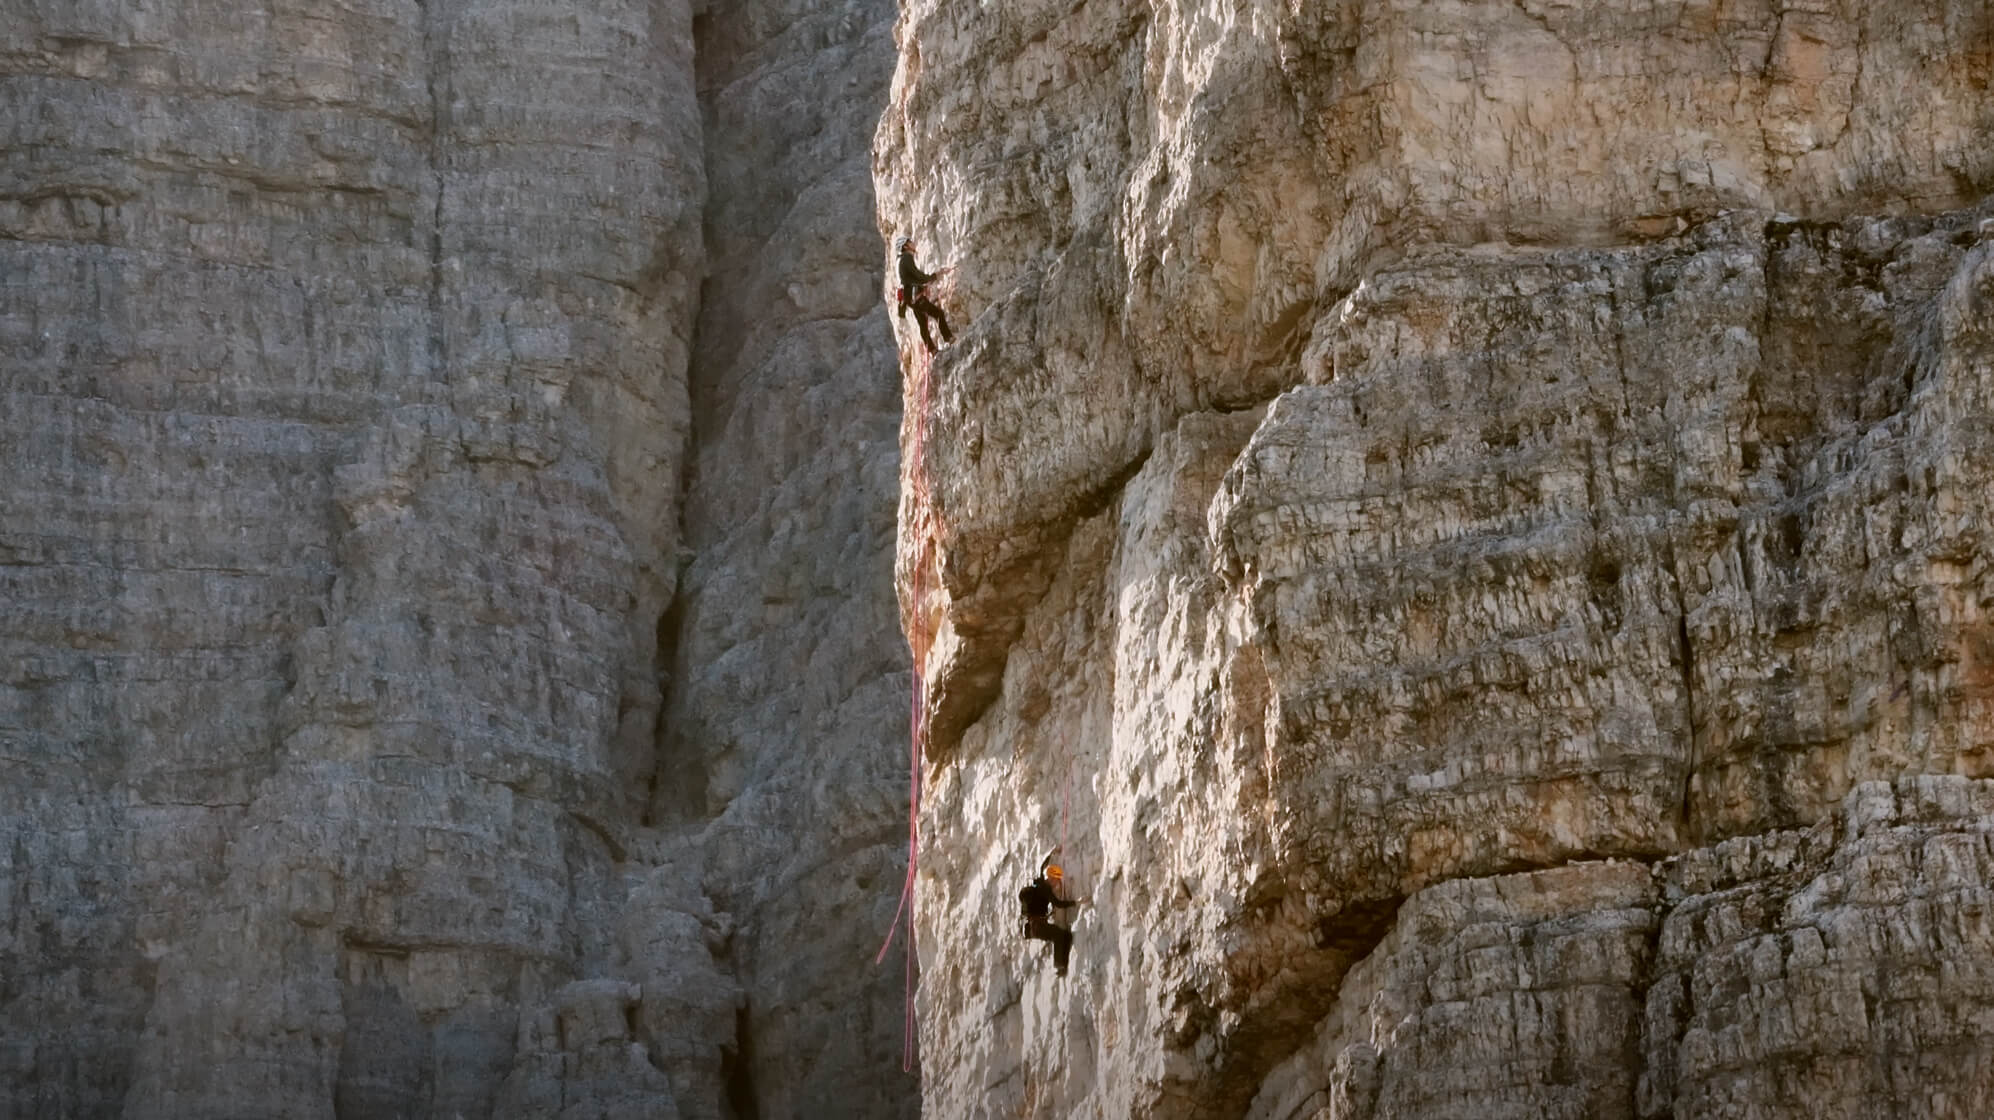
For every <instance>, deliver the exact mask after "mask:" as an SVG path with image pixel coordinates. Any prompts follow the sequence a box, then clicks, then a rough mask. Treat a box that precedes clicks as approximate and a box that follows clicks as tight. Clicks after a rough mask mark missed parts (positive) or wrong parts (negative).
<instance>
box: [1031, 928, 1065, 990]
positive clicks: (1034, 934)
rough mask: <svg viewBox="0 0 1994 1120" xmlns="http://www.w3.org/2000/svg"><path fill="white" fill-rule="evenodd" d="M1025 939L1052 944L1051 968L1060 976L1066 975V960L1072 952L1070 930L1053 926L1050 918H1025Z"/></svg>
mask: <svg viewBox="0 0 1994 1120" xmlns="http://www.w3.org/2000/svg"><path fill="white" fill-rule="evenodd" d="M1025 937H1026V938H1027V939H1029V940H1033V941H1050V942H1052V967H1053V969H1054V970H1055V971H1057V972H1058V973H1059V974H1060V975H1061V976H1064V975H1066V958H1067V956H1068V954H1070V953H1072V952H1073V931H1072V930H1070V929H1067V928H1066V927H1065V926H1056V925H1053V924H1052V919H1050V918H1026V919H1025Z"/></svg>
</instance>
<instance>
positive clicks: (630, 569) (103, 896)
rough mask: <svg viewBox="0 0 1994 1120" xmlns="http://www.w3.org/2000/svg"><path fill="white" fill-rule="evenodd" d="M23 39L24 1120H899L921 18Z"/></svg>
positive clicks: (212, 29) (12, 578)
mask: <svg viewBox="0 0 1994 1120" xmlns="http://www.w3.org/2000/svg"><path fill="white" fill-rule="evenodd" d="M4 22H5V27H4V29H0V87H4V90H5V93H4V96H0V473H4V475H5V477H6V480H7V481H6V483H5V484H4V485H3V486H0V776H4V779H5V780H4V781H0V901H4V902H5V906H4V913H5V917H4V918H0V1116H22V1117H26V1116H34V1117H61V1116H77V1117H96V1116H111V1115H129V1116H134V1117H136V1116H158V1117H191V1116H252V1115H258V1116H271V1115H286V1116H332V1115H341V1116H367V1117H385V1116H460V1115H461V1116H490V1115H504V1116H521V1117H526V1116H554V1115H562V1116H576V1117H579V1116H590V1117H594V1116H611V1115H629V1116H644V1117H657V1116H671V1115H684V1116H713V1117H718V1116H723V1115H752V1114H755V1109H756V1107H757V1101H756V1097H757V1095H759V1096H760V1097H761V1106H762V1107H764V1108H773V1109H776V1110H779V1111H780V1110H786V1109H787V1108H788V1107H789V1105H788V1104H787V1103H786V1102H791V1101H795V1100H798V1099H807V1098H808V1096H809V1095H811V1094H818V1093H823V1094H828V1095H830V1096H832V1097H834V1098H835V1097H838V1096H840V1095H843V1096H845V1097H847V1098H848V1099H850V1100H851V1101H852V1102H853V1103H852V1108H853V1110H854V1111H853V1112H852V1113H851V1114H853V1115H858V1114H865V1115H882V1114H886V1113H887V1112H889V1111H891V1110H892V1109H894V1108H896V1107H897V1108H904V1107H905V1106H906V1104H907V1103H908V1102H910V1101H911V1100H912V1088H911V1082H907V1083H899V1082H896V1081H895V1080H894V1078H893V1077H892V1076H890V1075H889V1074H890V1071H891V1069H892V1063H893V1060H894V1055H895V1054H897V1052H898V1049H899V1039H898V1027H899V985H898V970H897V969H895V970H891V971H890V972H889V973H888V974H885V975H879V974H873V973H869V972H867V971H865V970H864V969H863V968H862V967H861V965H860V962H861V961H862V960H863V959H864V957H865V952H864V951H865V949H867V948H869V945H867V946H860V945H859V944H858V943H859V942H869V941H870V940H871V939H872V938H873V937H875V936H876V935H877V934H878V933H880V932H882V931H883V929H884V925H885V922H884V918H883V916H882V915H880V914H879V913H877V911H879V909H880V907H881V902H880V899H882V898H884V899H885V900H886V901H885V905H886V906H889V907H890V905H891V895H892V881H893V880H894V879H895V877H896V876H897V871H896V870H895V869H894V867H893V866H892V865H893V864H894V858H895V857H894V856H893V848H892V845H893V844H894V843H895V842H896V841H897V839H898V837H899V835H900V832H901V827H900V826H899V825H897V824H896V823H895V822H894V820H893V818H892V815H891V812H890V806H891V805H893V804H894V803H896V802H897V800H898V798H899V796H900V794H899V792H897V790H896V788H895V787H896V785H897V783H895V782H894V781H893V778H892V775H891V774H890V773H887V772H879V771H878V768H879V767H882V766H887V767H890V765H891V760H893V759H896V758H898V757H900V755H899V748H898V747H897V745H896V743H897V741H898V740H899V737H900V736H901V735H902V734H903V733H904V715H903V714H901V713H902V712H903V711H904V708H903V707H902V705H903V704H904V693H902V692H900V689H901V688H903V687H904V680H905V678H904V669H901V668H897V667H896V665H895V657H896V651H897V650H898V648H899V647H900V643H899V639H898V635H897V633H895V632H894V631H893V628H892V626H891V621H890V620H891V617H892V614H891V605H890V604H891V599H890V596H889V587H888V585H887V584H886V583H885V581H886V580H887V579H888V576H887V571H888V561H887V552H886V549H887V548H888V547H889V545H888V542H889V541H890V525H889V524H888V523H887V522H886V521H885V520H883V519H884V518H888V517H890V513H889V511H890V510H891V508H892V483H891V478H892V473H893V467H892V464H893V462H894V447H893V444H892V441H891V438H890V433H891V429H892V425H893V415H894V408H895V402H894V400H893V399H892V382H891V380H890V368H891V367H890V361H889V359H888V357H887V356H886V355H885V354H884V353H883V349H884V348H883V340H884V338H885V331H884V330H883V328H882V327H881V325H880V324H879V321H878V319H877V318H876V316H877V315H878V312H877V310H876V307H877V304H876V302H875V301H876V299H877V295H878V291H877V283H876V275H877V273H876V269H877V268H878V262H877V255H878V253H877V239H876V236H875V235H874V234H873V232H872V228H871V216H870V213H869V198H870V195H869V193H868V192H869V185H868V184H867V182H866V179H865V174H866V166H867V164H868V162H869V156H868V152H867V147H866V145H867V138H868V137H869V135H870V132H871V129H872V126H873V122H874V119H875V117H876V113H877V102H878V100H879V99H880V98H881V97H883V88H884V84H885V80H886V75H887V72H888V67H889V66H890V58H891V52H890V47H889V46H888V45H887V43H886V41H885V37H884V36H885V29H886V26H887V24H886V16H885V14H884V13H882V12H881V11H880V10H878V5H876V4H875V5H871V6H869V7H868V6H864V5H857V4H854V5H848V6H846V7H844V8H838V9H836V10H828V11H827V10H819V9H817V8H809V7H806V6H795V10H793V11H792V10H789V9H786V8H784V7H783V6H782V5H776V4H768V5H760V6H755V7H753V8H752V9H740V10H736V9H732V8H730V9H729V10H728V11H725V12H715V13H708V14H705V15H702V16H701V17H699V24H700V27H699V32H700V33H699V35H698V36H697V37H698V38H699V39H701V40H702V41H703V42H704V43H705V45H706V46H707V47H709V48H710V49H711V51H712V57H711V58H708V59H705V60H703V61H702V62H701V63H699V65H698V67H697V71H698V72H697V73H696V67H695V59H694V46H695V38H696V36H695V26H694V24H695V16H694V12H693V11H692V10H691V8H690V7H689V6H688V4H687V3H685V2H684V0H632V2H628V3H621V2H614V0H612V2H608V3H593V4H586V5H582V6H580V7H562V6H557V7H548V6H545V5H535V4H525V3H499V4H490V3H478V4H471V3H460V2H455V0H427V2H415V3H408V2H396V3H362V4H358V5H345V6H341V7H337V8H332V9H327V8H324V7H322V6H311V5H296V4H289V5H287V4H283V3H278V4H275V5H258V6H251V7H247V8H243V7H239V6H238V7H232V8H224V7H216V6H214V5H201V4H191V3H169V4H167V5H165V6H163V7H162V6H160V5H150V6H138V7H133V6H131V5H116V4H84V5H76V4H35V3H29V4H27V5H26V6H25V7H22V6H17V10H15V11H13V12H11V13H10V18H8V19H7V20H6V21H4ZM810 68H814V71H813V72H814V73H815V75H816V76H815V78H813V81H814V82H815V85H814V86H809V87H805V86H802V85H799V84H797V83H796V82H795V81H794V75H795V74H796V73H797V71H798V70H799V69H810ZM702 85H703V86H704V90H703V92H702V90H701V89H700V86H702ZM702 100H703V101H704V107H703V108H702ZM709 142H711V143H712V144H713V154H712V156H711V158H710V160H709V157H708V155H707V145H708V143H709ZM709 162H710V164H711V166H712V168H713V175H714V181H715V182H716V183H717V184H718V185H719V188H720V189H721V191H722V192H723V193H722V194H721V195H719V196H718V197H717V199H716V203H715V205H714V206H713V208H712V209H711V211H710V212H709V211H708V210H707V209H706V199H707V194H708V173H707V168H708V164H709ZM772 166H780V167H783V168H785V169H786V170H785V172H784V175H782V176H773V175H770V174H768V173H767V172H768V170H769V168H770V167H772ZM702 226H710V228H711V230H712V242H713V247H714V250H715V252H714V253H713V254H712V260H711V263H710V264H709V253H708V250H707V248H706V240H707V234H706V233H705V231H704V230H703V228H702ZM708 275H711V277H712V279H711V281H710V287H709V291H708V293H707V294H708V299H707V301H706V303H705V305H704V308H703V309H702V305H701V302H700V298H701V293H700V284H701V282H702V279H703V278H705V277H707V276H708ZM868 316H871V318H868ZM696 334H697V335H699V336H700V337H701V338H702V341H700V342H698V343H697V344H695V335H696ZM695 349H697V351H698V362H699V364H700V371H701V372H700V376H699V380H698V387H697V390H696V395H697V405H696V415H695V403H694V401H693V399H692V398H690V397H689V396H688V379H687V370H688V365H689V364H690V363H691V362H692V361H693V360H694V351H695ZM867 386H871V388H867ZM882 394H884V395H882ZM695 424H697V427H698V430H699V433H700V436H699V444H698V456H699V462H698V465H697V466H696V467H694V468H693V469H692V470H691V475H692V481H691V490H690V493H691V499H690V505H689V508H688V509H687V511H686V513H685V516H684V518H683V523H684V525H685V526H686V527H687V540H685V541H682V540H681V538H680V525H681V521H682V519H681V502H680V495H681V493H682V487H683V486H684V485H685V483H686V475H687V471H686V469H685V464H686V449H687V440H688V432H689V431H690V430H692V428H693V427H694V426H695ZM868 478H869V479H870V483H869V484H868V483H867V482H866V480H867V479H868ZM688 549H697V550H699V554H700V556H701V560H700V562H699V563H698V564H696V565H695V566H694V567H693V568H692V569H690V570H688V571H686V572H685V587H686V592H687V593H686V601H685V604H684V605H683V606H681V607H680V608H679V610H677V611H676V612H673V613H672V614H671V615H670V616H668V615H667V608H668V604H669V603H670V602H671V600H672V599H673V596H674V594H675V592H676V590H677V589H678V587H679V583H680V578H681V571H682V568H684V565H685V558H686V554H687V551H688ZM869 580H870V581H872V582H871V583H869V582H868V581H869ZM785 607H787V608H788V612H787V613H785ZM813 643H814V644H813ZM730 651H731V652H730ZM744 661H745V662H753V663H755V664H752V665H744V664H743V663H744ZM757 666H758V667H757ZM813 666H814V668H813ZM674 686H675V687H674ZM668 691H670V692H671V694H672V710H671V712H670V713H669V715H667V714H666V713H664V712H663V711H662V709H663V707H664V704H665V697H666V695H667V692H668ZM661 747H662V750H661ZM661 759H662V764H661ZM730 807H731V808H730ZM723 810H726V811H728V813H729V816H728V822H727V824H726V825H724V826H723V827H721V828H719V829H717V830H715V831H714V832H713V833H712V834H711V835H710V836H707V837H703V838H702V837H696V835H695V834H696V833H697V832H698V830H699V828H700V827H701V826H703V825H704V824H705V823H706V817H707V816H709V815H713V814H718V813H720V812H722V811H723ZM653 825H655V826H656V827H651V826H653ZM799 837H807V838H808V839H807V840H799ZM799 853H800V855H799ZM826 856H836V857H839V858H825V857H826ZM778 857H779V858H778ZM777 868H779V869H780V870H779V871H778V870H775V869H777ZM855 880H856V881H855ZM716 900H717V904H716ZM827 930H828V931H836V932H837V935H838V936H837V938H829V939H827V938H826V937H824V936H823V933H824V931H827ZM798 945H810V946H813V947H818V948H820V950H821V952H820V955H818V956H815V957H812V956H808V955H798V954H796V953H795V952H794V949H795V947H796V946H798ZM737 976H743V977H745V978H746V981H747V986H746V990H745V993H744V991H743V989H742V987H741V986H740V984H739V983H738V982H737ZM791 1000H793V1001H794V1007H792V1008H788V1009H789V1010H790V1014H789V1015H787V1016H778V1015H776V1014H774V1013H773V1010H774V1009H776V1008H786V1007H788V1005H787V1003H786V1001H791ZM744 1007H745V1008H747V1009H748V1011H749V1015H748V1018H747V1019H746V1020H745V1022H746V1023H747V1024H748V1025H749V1026H750V1028H752V1027H753V1026H754V1014H755V1013H756V1012H764V1013H767V1014H768V1015H769V1025H767V1026H763V1027H761V1028H760V1033H759V1035H758V1037H759V1038H760V1039H761V1040H762V1042H761V1044H760V1045H759V1046H757V1047H755V1048H754V1049H753V1050H752V1051H751V1050H750V1048H749V1045H748V1043H747V1042H745V1041H737V1038H736V1035H737V1027H739V1026H741V1025H742V1023H743V1022H744V1020H743V1018H742V1010H741V1009H742V1008H744ZM730 1063H731V1064H730ZM855 1085H856V1086H861V1087H862V1089H861V1090H860V1091H858V1092H856V1093H854V1092H853V1090H852V1087H853V1086H855ZM767 1114H776V1113H767Z"/></svg>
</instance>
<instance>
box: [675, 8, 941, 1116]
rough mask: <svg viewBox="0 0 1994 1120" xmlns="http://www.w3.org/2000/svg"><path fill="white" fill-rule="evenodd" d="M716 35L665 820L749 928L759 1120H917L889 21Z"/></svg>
mask: <svg viewBox="0 0 1994 1120" xmlns="http://www.w3.org/2000/svg"><path fill="white" fill-rule="evenodd" d="M697 26H698V29H699V52H698V58H699V82H700V90H701V101H702V103H703V104H704V105H705V106H706V135H707V174H708V177H709V180H710V183H711V191H712V198H713V200H712V204H711V206H710V207H709V209H708V215H707V226H706V229H707V251H708V254H709V256H710V259H711V264H710V279H709V280H708V281H707V285H706V291H705V298H704V301H703V303H702V305H701V314H700V319H699V330H698V345H697V347H696V348H695V351H694V356H693V368H694V379H693V384H692V390H693V392H692V405H693V416H694V422H693V431H694V441H693V443H694V446H693V450H692V461H691V467H690V475H691V476H690V480H689V485H688V488H687V496H686V509H685V533H686V543H687V546H688V550H689V553H690V555H691V557H692V560H691V564H690V566H689V567H688V568H687V569H686V573H685V578H684V581H683V583H682V585H681V599H680V603H679V606H678V607H677V608H676V611H675V613H676V614H677V615H678V619H677V620H676V621H677V631H676V634H675V650H674V655H673V658H672V663H671V671H672V688H671V701H670V704H669V706H668V708H667V710H666V713H665V722H664V725H663V726H664V728H665V743H664V746H665V749H664V752H663V756H662V758H663V762H662V768H661V770H660V773H659V778H658V782H657V786H656V794H655V797H654V805H653V815H654V820H655V821H656V822H657V823H658V824H659V825H660V826H661V827H672V828H683V829H688V830H696V831H697V832H698V834H699V841H698V842H699V844H700V845H701V847H702V850H703V851H704V852H705V858H706V864H705V871H704V873H703V880H702V881H703V883H704V885H705V889H706V890H707V891H708V892H710V894H711V896H712V898H713V899H714V900H715V903H716V905H718V906H720V907H721V908H722V909H723V910H724V911H726V912H728V913H730V914H732V915H733V918H734V920H735V922H736V923H737V928H736V930H735V932H734V935H733V939H732V944H731V946H730V950H729V951H730V963H731V965H732V967H733V969H734V970H735V971H736V973H737V974H738V976H739V978H740V983H741V984H742V987H743V994H742V1001H741V1008H740V1017H739V1023H740V1030H741V1035H740V1038H739V1039H738V1040H737V1051H738V1057H737V1060H736V1063H735V1064H734V1066H733V1067H732V1069H731V1073H732V1080H731V1082H730V1092H731V1094H732V1095H731V1097H730V1101H731V1102H732V1104H733V1106H734V1108H735V1109H736V1114H737V1115H741V1116H762V1117H783V1116H820V1115H821V1116H851V1117H892V1116H907V1115H912V1114H913V1113H914V1112H915V1111H916V1110H917V1108H918V1106H919V1081H918V1079H917V1078H915V1077H913V1076H909V1075H908V1074H906V1073H903V1072H901V1069H900V1064H901V1051H902V1044H903V1035H904V1030H905V1027H904V1022H903V1019H904V1016H903V1001H904V998H905V982H904V980H903V973H904V956H903V954H902V952H901V950H900V949H898V948H896V949H895V950H894V952H893V954H892V955H891V956H890V957H889V958H888V960H887V961H886V962H885V963H884V964H883V965H882V966H881V967H878V968H875V967H874V966H873V956H874V954H875V953H876V952H877V951H878V949H879V945H880V941H881V940H882V938H884V937H885V935H886V932H887V930H888V928H889V927H890V925H891V923H892V919H893V912H894V905H895V902H896V901H897V897H898V893H899V887H900V883H901V880H902V877H903V876H904V875H905V872H906V866H907V865H906V850H905V849H906V829H907V809H906V803H907V781H908V774H907V761H906V760H907V748H906V741H907V739H906V736H907V710H908V709H907V696H908V673H907V654H906V643H905V640H904V639H903V638H902V637H901V635H900V631H899V627H898V624H897V616H896V612H895V609H894V599H893V531H894V530H893V510H894V505H895V497H896V495H897V492H898V486H897V476H896V467H897V464H898V462H899V451H898V445H897V441H896V438H895V434H896V431H897V427H898V423H899V414H900V408H899V392H898V389H899V384H898V380H897V378H896V377H895V371H896V369H897V366H896V363H895V358H894V353H893V336H892V334H891V331H890V330H889V328H888V326H887V320H886V316H885V313H884V311H883V310H882V307H881V302H880V247H879V235H878V231H877V228H876V227H875V225H874V222H873V217H872V214H871V211H870V202H871V198H872V183H871V160H872V156H871V134H872V129H873V127H874V126H875V125H876V124H877V122H878V115H879V110H880V107H881V106H882V105H883V104H884V103H885V100H886V90H887V85H888V82H889V81H890V79H891V77H892V68H893V46H892V39H891V30H892V26H893V8H892V5H891V4H890V3H883V2H881V0H846V2H839V3H824V2H804V0H783V2H768V3H757V4H714V5H712V6H711V10H710V12H709V13H708V14H706V15H704V16H702V17H701V18H700V20H699V21H698V24H697Z"/></svg>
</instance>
